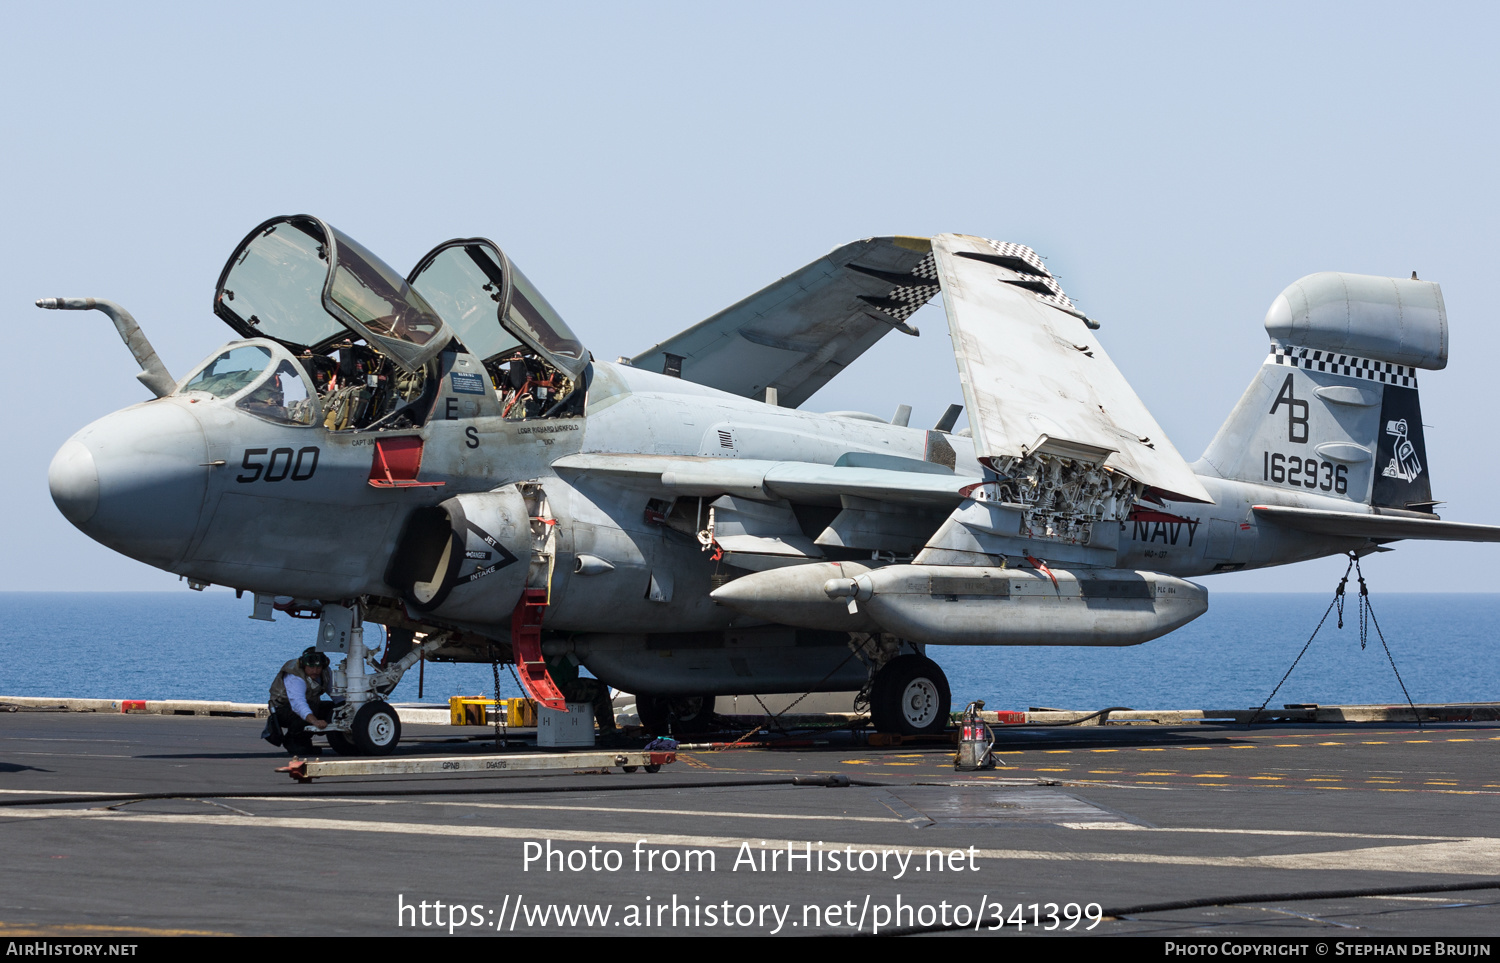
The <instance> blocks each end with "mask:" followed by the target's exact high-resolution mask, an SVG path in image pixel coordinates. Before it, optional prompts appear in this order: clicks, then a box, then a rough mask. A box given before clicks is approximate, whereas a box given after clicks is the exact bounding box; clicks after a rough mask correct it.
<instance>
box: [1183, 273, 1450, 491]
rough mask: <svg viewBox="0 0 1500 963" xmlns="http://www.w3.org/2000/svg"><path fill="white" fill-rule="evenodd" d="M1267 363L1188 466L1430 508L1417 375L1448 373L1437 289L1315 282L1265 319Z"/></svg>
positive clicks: (1357, 279) (1329, 276)
mask: <svg viewBox="0 0 1500 963" xmlns="http://www.w3.org/2000/svg"><path fill="white" fill-rule="evenodd" d="M1266 329H1267V331H1268V332H1269V333H1270V335H1271V339H1272V344H1271V352H1270V355H1269V357H1268V358H1267V359H1266V362H1265V364H1264V365H1263V366H1262V367H1261V370H1260V372H1259V373H1257V375H1256V377H1255V380H1254V381H1252V382H1251V384H1250V387H1249V388H1248V389H1247V390H1246V392H1245V394H1244V396H1243V397H1242V398H1241V399H1240V401H1239V403H1238V404H1237V405H1236V406H1235V408H1234V411H1233V412H1231V413H1230V415H1229V419H1228V420H1227V421H1225V423H1224V425H1223V426H1222V427H1221V428H1220V429H1219V432H1218V434H1217V435H1216V436H1215V437H1214V440H1213V441H1212V442H1211V443H1210V444H1209V446H1208V449H1207V450H1206V451H1205V452H1204V453H1203V458H1202V460H1201V461H1200V463H1199V465H1198V468H1199V469H1200V470H1203V471H1206V472H1212V473H1214V474H1218V475H1220V476H1221V477H1224V478H1232V479H1236V480H1239V481H1247V482H1253V483H1258V484H1264V485H1267V486H1270V487H1273V488H1280V489H1285V490H1287V491H1288V492H1291V493H1300V494H1319V495H1327V496H1333V497H1338V498H1347V499H1349V500H1350V501H1353V502H1361V503H1364V504H1368V505H1374V506H1378V507H1382V508H1396V509H1406V510H1416V511H1427V510H1430V507H1431V505H1432V483H1431V477H1430V475H1429V471H1428V463H1427V452H1426V447H1425V444H1424V442H1423V437H1422V410H1421V405H1420V403H1419V401H1418V398H1417V372H1416V369H1417V368H1427V369H1439V368H1442V367H1444V366H1445V365H1446V364H1447V352H1448V334H1447V315H1446V312H1445V311H1444V308H1443V300H1442V292H1441V291H1440V290H1439V288H1438V286H1437V285H1436V284H1433V283H1431V282H1425V281H1418V280H1415V279H1413V280H1410V281H1408V280H1404V279H1395V278H1374V277H1366V276H1363V275H1351V274H1334V273H1325V274H1314V275H1310V276H1309V277H1306V278H1303V279H1302V280H1301V281H1298V282H1297V283H1296V284H1293V285H1292V286H1291V287H1289V288H1287V289H1286V291H1284V292H1283V293H1282V294H1281V296H1280V297H1278V298H1277V299H1276V301H1275V302H1274V303H1273V304H1272V306H1271V310H1270V312H1269V313H1268V314H1267V315H1266Z"/></svg>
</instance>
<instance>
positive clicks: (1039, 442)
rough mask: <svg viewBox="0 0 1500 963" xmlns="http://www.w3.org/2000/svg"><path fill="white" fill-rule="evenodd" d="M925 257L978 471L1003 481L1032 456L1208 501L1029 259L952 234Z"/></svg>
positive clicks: (1085, 324)
mask: <svg viewBox="0 0 1500 963" xmlns="http://www.w3.org/2000/svg"><path fill="white" fill-rule="evenodd" d="M932 246H933V254H934V255H935V263H936V267H937V271H938V277H939V280H940V283H941V286H942V292H943V306H944V308H945V309H946V310H947V314H948V329H949V331H950V333H951V334H952V336H953V348H954V352H955V354H956V356H957V360H958V369H959V378H960V380H961V382H962V384H963V392H964V400H965V401H966V402H967V404H968V409H969V421H970V423H971V425H972V426H973V429H974V443H975V453H976V454H977V455H978V456H979V457H980V458H981V459H982V460H986V461H987V462H988V463H989V464H991V465H992V466H993V467H995V468H996V470H997V471H999V472H1000V473H1001V474H1002V475H1004V474H1005V473H1006V472H1007V471H1010V470H1025V471H1035V470H1036V459H1037V456H1038V455H1040V456H1043V459H1044V461H1045V459H1046V458H1048V457H1050V458H1052V459H1061V460H1064V461H1066V462H1067V463H1068V464H1070V465H1087V466H1093V467H1096V468H1100V467H1102V468H1106V469H1109V470H1111V471H1114V472H1117V473H1120V474H1123V475H1125V476H1126V477H1128V478H1129V479H1131V480H1132V481H1134V482H1137V483H1140V484H1142V485H1144V486H1146V487H1147V488H1148V489H1153V490H1155V491H1156V492H1157V493H1159V494H1161V495H1164V496H1167V497H1170V498H1175V499H1183V500H1188V501H1200V502H1210V501H1212V499H1211V498H1210V497H1209V495H1208V493H1207V492H1206V491H1204V489H1203V486H1202V485H1201V484H1200V483H1199V481H1198V479H1197V477H1196V476H1195V475H1194V474H1193V471H1192V469H1191V468H1189V467H1188V465H1187V463H1186V462H1185V461H1183V459H1182V456H1181V455H1179V454H1178V453H1177V449H1176V448H1174V447H1172V443H1171V442H1170V441H1168V440H1167V436H1166V433H1165V432H1164V431H1162V429H1161V426H1160V425H1158V424H1157V423H1156V419H1154V418H1153V417H1151V413H1150V412H1149V411H1147V410H1146V406H1145V405H1144V404H1142V402H1141V400H1140V398H1138V397H1137V396H1136V394H1135V392H1134V391H1133V390H1132V389H1131V387H1130V385H1129V384H1128V383H1127V382H1126V381H1125V378H1124V376H1123V375H1121V374H1120V371H1119V369H1118V368H1116V367H1115V365H1114V362H1112V361H1111V360H1110V358H1109V355H1108V354H1107V353H1106V352H1105V350H1104V348H1103V346H1102V345H1100V344H1099V340H1098V338H1096V337H1095V335H1094V329H1095V328H1097V325H1094V324H1093V323H1092V322H1090V321H1089V320H1088V319H1087V318H1085V317H1084V316H1083V315H1082V314H1081V313H1080V312H1079V311H1078V310H1077V308H1075V307H1074V306H1073V303H1072V302H1071V301H1069V300H1068V298H1067V296H1066V295H1065V294H1063V293H1062V289H1061V288H1060V287H1058V285H1057V282H1056V280H1055V279H1054V278H1053V277H1052V276H1051V274H1050V273H1049V272H1048V271H1047V269H1046V268H1045V267H1044V266H1043V265H1042V262H1041V259H1040V258H1038V257H1037V256H1036V253H1035V252H1033V251H1032V250H1031V249H1030V248H1028V247H1024V246H1022V245H1019V244H1008V243H1002V242H998V241H991V240H988V239H985V238H980V237H970V236H968V235H962V234H942V235H939V236H937V237H935V238H933V239H932ZM1028 459H1031V461H1030V462H1027V460H1028ZM1023 464H1024V465H1025V467H1024V468H1018V466H1021V465H1023ZM1043 467H1044V470H1045V465H1044V466H1043Z"/></svg>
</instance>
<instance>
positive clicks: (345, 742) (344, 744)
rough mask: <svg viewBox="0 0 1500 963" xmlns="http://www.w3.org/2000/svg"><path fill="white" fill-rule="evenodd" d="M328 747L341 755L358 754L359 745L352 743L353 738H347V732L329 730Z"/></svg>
mask: <svg viewBox="0 0 1500 963" xmlns="http://www.w3.org/2000/svg"><path fill="white" fill-rule="evenodd" d="M328 748H330V749H332V750H333V751H334V752H336V753H338V754H339V755H341V756H357V755H359V747H358V746H356V745H355V744H354V740H353V739H351V738H349V733H347V732H336V731H335V732H329V733H328Z"/></svg>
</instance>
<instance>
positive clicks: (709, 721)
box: [635, 694, 716, 736]
mask: <svg viewBox="0 0 1500 963" xmlns="http://www.w3.org/2000/svg"><path fill="white" fill-rule="evenodd" d="M715 699H716V697H715V696H711V695H703V696H659V695H639V694H638V695H637V696H636V697H635V711H636V714H637V715H638V716H640V717H641V725H642V726H644V727H645V729H646V731H647V732H649V733H651V734H652V735H653V736H664V735H667V730H668V729H669V728H670V729H671V731H672V732H673V733H674V734H676V735H692V734H694V733H699V732H707V731H708V730H709V729H710V728H711V727H712V726H713V718H714V702H715Z"/></svg>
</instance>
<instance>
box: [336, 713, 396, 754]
mask: <svg viewBox="0 0 1500 963" xmlns="http://www.w3.org/2000/svg"><path fill="white" fill-rule="evenodd" d="M349 728H350V733H349V735H350V737H351V738H352V739H353V740H354V746H355V748H356V749H358V750H359V754H360V755H362V756H386V755H390V753H391V752H393V751H394V750H395V748H396V744H397V743H398V742H400V741H401V717H400V716H398V715H396V710H395V709H392V708H391V707H390V705H388V704H387V703H384V702H381V701H379V700H376V701H374V702H366V703H365V704H364V705H362V706H360V707H359V711H358V712H356V713H355V714H354V723H353V725H351V726H350V727H349Z"/></svg>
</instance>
